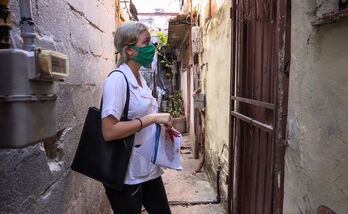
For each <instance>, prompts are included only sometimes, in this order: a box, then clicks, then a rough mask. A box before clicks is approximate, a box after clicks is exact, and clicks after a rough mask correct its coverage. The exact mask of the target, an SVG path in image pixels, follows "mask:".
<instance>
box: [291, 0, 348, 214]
mask: <svg viewBox="0 0 348 214" xmlns="http://www.w3.org/2000/svg"><path fill="white" fill-rule="evenodd" d="M334 2H336V3H337V2H338V1H314V0H312V1H302V0H293V1H292V35H291V36H292V41H291V46H292V47H291V49H292V50H291V66H290V68H291V69H290V88H289V109H288V111H289V113H288V132H289V144H290V145H289V147H288V148H287V151H286V157H285V196H284V213H289V214H293V213H299V214H302V213H316V211H317V209H318V207H319V206H320V205H325V206H327V207H329V208H331V209H332V210H333V211H335V212H337V213H348V203H347V202H348V168H347V166H348V132H347V130H348V120H347V118H348V113H347V109H348V84H347V83H348V58H347V56H348V42H347V38H348V27H347V26H348V18H347V17H345V18H341V19H340V20H338V21H337V22H336V23H331V24H326V25H323V26H319V27H313V26H311V24H310V23H311V21H312V20H313V19H314V17H315V16H321V14H322V13H324V11H325V12H329V11H331V10H332V9H336V8H337V7H336V5H334V4H333V3H334Z"/></svg>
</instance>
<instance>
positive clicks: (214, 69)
mask: <svg viewBox="0 0 348 214" xmlns="http://www.w3.org/2000/svg"><path fill="white" fill-rule="evenodd" d="M229 9H230V2H229V1H226V2H225V3H224V4H223V6H222V7H221V8H220V9H219V10H218V11H217V12H216V13H215V14H214V16H213V17H212V18H210V19H208V20H207V21H206V22H205V23H204V25H202V26H203V33H202V35H203V37H202V39H203V53H202V55H201V56H200V58H201V60H200V61H201V63H208V64H207V65H205V66H203V69H202V71H201V72H202V77H203V93H205V95H206V109H205V110H206V133H205V141H206V143H205V148H206V162H205V164H206V165H205V166H206V169H207V170H208V172H209V176H210V178H211V180H212V184H214V185H216V169H217V165H218V160H219V159H220V161H221V165H222V173H221V184H222V196H223V200H226V199H227V184H226V175H227V174H228V144H229V108H230V107H229V97H230V54H231V20H230V16H229ZM203 11H204V10H203Z"/></svg>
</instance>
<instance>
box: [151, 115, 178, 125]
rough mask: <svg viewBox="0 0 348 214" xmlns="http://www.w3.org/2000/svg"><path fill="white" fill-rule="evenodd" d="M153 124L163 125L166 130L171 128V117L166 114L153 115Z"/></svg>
mask: <svg viewBox="0 0 348 214" xmlns="http://www.w3.org/2000/svg"><path fill="white" fill-rule="evenodd" d="M154 119H155V123H158V124H163V125H165V126H166V127H168V128H172V127H173V117H172V116H171V115H170V114H168V113H157V114H154Z"/></svg>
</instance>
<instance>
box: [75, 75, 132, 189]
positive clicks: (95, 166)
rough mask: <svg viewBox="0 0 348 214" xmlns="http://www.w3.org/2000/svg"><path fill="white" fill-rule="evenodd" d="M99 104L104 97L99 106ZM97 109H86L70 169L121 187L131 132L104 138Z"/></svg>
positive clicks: (122, 119) (126, 115) (126, 166)
mask: <svg viewBox="0 0 348 214" xmlns="http://www.w3.org/2000/svg"><path fill="white" fill-rule="evenodd" d="M113 72H120V73H122V72H121V71H118V70H116V71H112V72H111V73H110V74H112V73H113ZM110 74H109V75H108V76H110ZM122 74H123V73H122ZM123 75H124V74H123ZM124 78H125V80H126V82H127V98H126V104H125V107H124V110H123V117H122V118H121V121H127V120H128V107H129V85H128V81H127V78H126V76H125V75H124ZM102 105H103V100H102V101H101V104H100V109H101V107H102ZM100 109H98V108H96V107H90V108H89V109H88V113H87V116H86V120H85V124H84V126H83V130H82V133H81V137H80V142H79V145H78V147H77V150H76V154H75V157H74V160H73V162H72V165H71V169H72V170H74V171H76V172H79V173H82V174H84V175H86V176H88V177H90V178H93V179H95V180H97V181H100V182H102V183H103V184H105V185H107V186H109V187H111V188H113V189H115V190H119V191H121V190H122V188H123V183H124V179H125V175H126V172H127V169H128V163H129V158H130V155H131V153H132V149H133V141H134V134H132V135H130V136H128V137H126V138H124V139H119V140H114V141H109V142H106V141H104V138H103V134H102V128H101V112H100V111H101V110H100Z"/></svg>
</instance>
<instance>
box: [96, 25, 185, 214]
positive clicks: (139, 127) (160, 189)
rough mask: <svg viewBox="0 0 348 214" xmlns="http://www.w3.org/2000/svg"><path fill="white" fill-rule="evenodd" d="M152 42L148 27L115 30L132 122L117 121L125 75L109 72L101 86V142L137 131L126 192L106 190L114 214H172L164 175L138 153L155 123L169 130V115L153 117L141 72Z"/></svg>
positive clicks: (123, 98)
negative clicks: (143, 209) (143, 208)
mask: <svg viewBox="0 0 348 214" xmlns="http://www.w3.org/2000/svg"><path fill="white" fill-rule="evenodd" d="M150 41H151V35H150V32H149V29H148V28H147V27H146V26H145V25H144V24H142V23H141V22H128V23H126V24H124V25H122V26H121V27H119V28H118V29H117V31H116V34H115V39H114V43H115V47H116V49H117V50H118V51H119V52H120V60H119V66H118V68H117V70H120V71H122V73H123V74H124V75H125V76H126V78H127V80H128V83H129V90H130V98H129V112H128V118H130V119H132V120H131V121H120V119H121V115H122V112H123V108H124V105H125V102H126V92H127V91H126V90H127V83H126V80H125V78H124V76H123V75H122V74H121V73H120V72H113V73H112V74H111V75H110V76H109V77H108V78H107V79H106V80H105V83H104V89H103V106H102V132H103V136H104V139H105V140H106V141H110V140H115V139H120V138H124V137H126V136H129V135H131V134H134V133H135V137H134V148H133V152H132V155H131V157H130V161H129V167H128V171H127V173H126V178H125V185H124V190H123V191H122V192H120V191H115V190H113V189H112V188H110V187H107V186H105V189H106V194H107V197H108V199H109V202H110V204H111V206H112V209H113V210H114V212H116V213H140V212H141V206H142V205H144V207H145V209H146V210H147V211H148V213H150V214H151V213H161V214H166V213H171V212H170V208H169V205H168V200H167V196H166V192H165V189H164V185H163V182H162V179H161V175H162V174H163V171H162V170H161V168H160V167H158V166H156V165H154V164H152V163H151V162H150V161H148V160H146V159H145V158H144V157H142V156H141V155H140V154H138V153H137V149H138V148H139V147H140V146H141V144H142V143H144V142H148V141H153V140H154V139H155V138H154V137H155V130H156V129H155V124H156V123H157V124H164V125H165V126H166V127H167V128H168V129H171V128H172V124H173V118H172V117H171V116H170V115H169V114H167V113H157V102H156V99H154V98H153V96H152V91H151V89H149V88H148V86H147V85H146V82H145V79H144V78H143V77H142V76H141V74H140V72H139V69H140V67H141V66H144V67H147V66H148V65H149V64H150V63H151V62H152V60H153V56H154V53H155V47H154V45H153V44H151V42H150ZM174 132H175V134H176V135H178V134H179V133H178V132H177V131H175V130H174Z"/></svg>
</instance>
